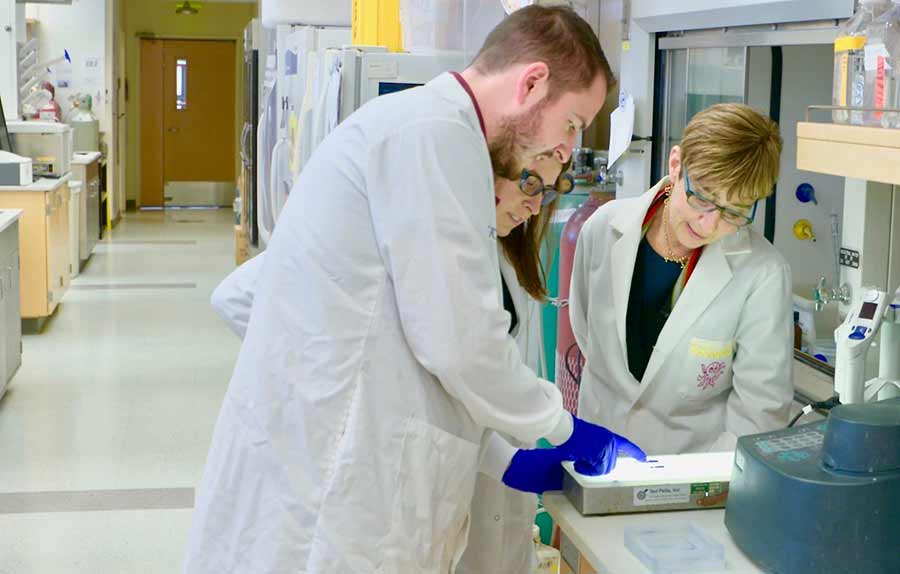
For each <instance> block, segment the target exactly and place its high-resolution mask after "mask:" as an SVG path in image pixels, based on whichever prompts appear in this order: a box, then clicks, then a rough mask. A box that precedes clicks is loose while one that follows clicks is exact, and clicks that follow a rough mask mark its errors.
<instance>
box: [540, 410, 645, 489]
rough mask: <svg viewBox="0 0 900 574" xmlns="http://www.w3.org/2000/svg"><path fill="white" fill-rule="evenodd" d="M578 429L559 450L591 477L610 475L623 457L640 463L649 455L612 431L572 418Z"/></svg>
mask: <svg viewBox="0 0 900 574" xmlns="http://www.w3.org/2000/svg"><path fill="white" fill-rule="evenodd" d="M572 419H573V420H574V422H575V428H574V430H573V431H572V436H570V437H569V440H567V441H566V442H564V443H563V444H561V445H560V446H559V447H557V449H558V450H561V451H563V452H564V454H565V455H566V456H567V458H568V460H574V461H575V470H576V471H578V472H579V473H581V474H585V475H588V476H598V475H601V474H608V473H609V472H610V471H612V469H614V468H615V467H616V459H617V458H618V456H619V455H620V454H624V455H627V456H630V457H632V458H636V459H637V460H639V461H641V462H645V461H646V460H647V455H646V454H644V451H643V450H641V449H640V447H638V446H637V445H636V444H634V443H633V442H631V441H630V440H628V439H627V438H625V437H623V436H619V435H617V434H616V433H614V432H612V431H611V430H609V429H605V428H603V427H601V426H597V425H595V424H591V423H589V422H587V421H583V420H581V419H580V418H578V417H572Z"/></svg>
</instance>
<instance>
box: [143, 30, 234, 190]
mask: <svg viewBox="0 0 900 574" xmlns="http://www.w3.org/2000/svg"><path fill="white" fill-rule="evenodd" d="M140 92H141V104H140V108H141V121H140V126H141V135H140V142H141V154H140V155H141V167H140V171H141V177H140V181H141V205H142V206H157V207H162V206H164V205H165V197H164V195H165V193H164V192H165V186H166V183H168V182H234V181H235V173H234V167H235V157H236V156H235V154H236V142H235V128H234V126H235V123H234V122H235V97H236V95H235V92H236V77H235V44H234V42H233V41H230V40H157V39H149V38H145V39H142V40H141V89H140Z"/></svg>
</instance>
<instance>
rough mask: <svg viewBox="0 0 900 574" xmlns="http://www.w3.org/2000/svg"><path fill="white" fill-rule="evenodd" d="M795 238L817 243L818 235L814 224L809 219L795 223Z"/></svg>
mask: <svg viewBox="0 0 900 574" xmlns="http://www.w3.org/2000/svg"><path fill="white" fill-rule="evenodd" d="M794 237H796V238H797V239H799V240H800V241H809V240H812V241H815V240H816V234H815V232H814V231H813V228H812V223H810V222H809V220H808V219H798V220H797V221H795V222H794Z"/></svg>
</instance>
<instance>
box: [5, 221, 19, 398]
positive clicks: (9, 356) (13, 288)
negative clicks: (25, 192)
mask: <svg viewBox="0 0 900 574" xmlns="http://www.w3.org/2000/svg"><path fill="white" fill-rule="evenodd" d="M20 215H21V212H19V211H18V210H13V211H9V210H4V211H2V212H0V396H2V395H3V393H4V391H5V390H6V385H7V384H8V383H9V381H10V379H12V377H13V375H15V373H16V370H18V368H19V366H20V365H21V364H22V316H21V313H20V309H19V223H18V219H19V217H20Z"/></svg>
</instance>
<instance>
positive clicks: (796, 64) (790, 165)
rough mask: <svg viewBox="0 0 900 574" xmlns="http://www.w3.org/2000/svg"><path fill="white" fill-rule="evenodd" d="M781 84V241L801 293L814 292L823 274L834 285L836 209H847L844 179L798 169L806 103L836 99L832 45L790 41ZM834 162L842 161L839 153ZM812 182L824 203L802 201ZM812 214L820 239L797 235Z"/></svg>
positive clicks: (777, 240) (779, 245)
mask: <svg viewBox="0 0 900 574" xmlns="http://www.w3.org/2000/svg"><path fill="white" fill-rule="evenodd" d="M782 54H783V66H784V68H783V76H782V86H781V122H780V125H781V137H782V138H783V139H784V149H783V151H782V153H781V177H780V178H779V181H778V211H777V218H776V224H775V246H776V247H777V248H778V250H779V251H780V252H781V253H782V254H783V255H784V256H785V257H786V258H787V260H788V262H789V263H790V264H791V269H792V270H793V274H794V289H795V292H802V293H803V294H804V296H805V297H807V298H811V297H812V287H813V286H814V285H815V283H816V281H817V280H818V278H819V277H820V276H823V275H824V276H825V277H826V279H827V280H828V282H829V284H831V283H832V281H833V274H834V271H833V270H834V242H833V241H832V238H831V219H830V215H831V213H837V214H838V221H842V220H843V214H844V178H841V177H835V176H832V175H825V174H819V173H812V172H808V171H800V170H798V169H797V167H796V166H797V122H799V121H803V119H804V117H805V114H806V107H807V106H810V105H816V104H823V103H827V102H829V101H830V98H831V78H832V75H833V67H834V49H833V47H832V46H829V45H823V46H785V47H784V48H782ZM834 161H841V159H840V158H834ZM802 183H809V184H811V185H812V186H813V187H814V188H815V189H816V198H817V200H818V202H819V204H818V205H814V204H813V203H812V202H809V203H800V202H799V201H798V200H797V198H796V195H795V192H796V190H797V186H799V185H800V184H802ZM800 218H804V219H808V220H809V221H810V222H811V223H812V226H813V230H814V231H815V233H816V241H815V243H813V242H811V241H800V240H798V239H796V238H795V237H794V234H793V226H794V222H795V221H796V220H798V219H800Z"/></svg>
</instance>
